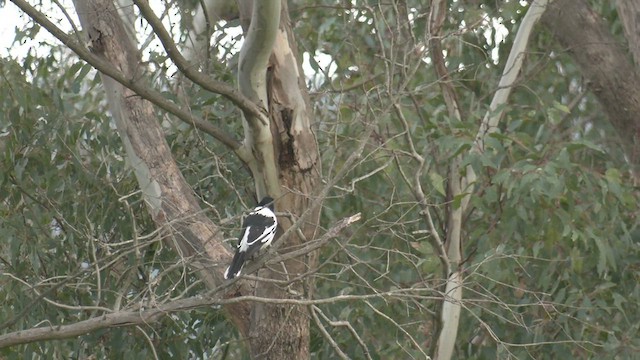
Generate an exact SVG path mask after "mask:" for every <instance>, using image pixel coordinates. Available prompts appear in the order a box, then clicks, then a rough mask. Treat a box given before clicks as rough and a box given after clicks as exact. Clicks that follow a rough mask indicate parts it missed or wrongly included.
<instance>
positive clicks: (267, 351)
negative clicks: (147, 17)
mask: <svg viewBox="0 0 640 360" xmlns="http://www.w3.org/2000/svg"><path fill="white" fill-rule="evenodd" d="M280 5H281V8H280V25H279V27H278V29H277V32H276V34H275V40H274V43H273V48H272V49H271V56H270V58H269V62H268V65H267V67H266V68H264V69H262V71H263V72H262V73H261V74H262V75H261V76H264V80H265V84H266V94H265V95H266V101H265V100H263V99H262V98H261V96H259V95H258V97H259V99H258V100H259V102H261V103H266V104H268V105H267V106H268V112H269V116H270V123H271V124H270V129H271V134H270V135H271V136H272V139H273V141H272V144H273V151H274V159H275V162H274V163H272V164H264V166H273V167H274V169H275V172H277V173H278V183H279V185H278V186H279V189H278V191H280V193H281V194H282V195H281V197H280V198H279V199H277V200H276V210H279V211H283V212H284V211H286V212H290V213H291V214H293V215H295V216H298V217H299V216H302V215H303V214H304V213H305V212H306V211H310V212H311V213H310V214H308V215H307V216H306V218H305V220H306V221H304V223H303V224H302V225H301V226H300V230H301V231H300V232H299V233H297V232H292V233H291V234H290V235H288V236H287V237H286V238H280V239H279V240H278V241H282V246H281V248H284V249H289V250H291V249H295V248H299V247H300V246H302V245H303V244H304V243H305V242H306V241H308V240H312V239H313V238H314V237H315V235H316V229H317V225H318V221H319V214H320V213H319V210H318V209H319V208H320V206H319V204H312V201H311V200H312V195H313V194H314V192H315V191H316V188H317V186H318V185H319V184H320V172H319V169H320V163H319V153H318V148H317V144H316V139H315V135H314V134H313V132H312V128H311V125H312V123H313V120H312V111H311V110H310V107H309V100H308V94H307V90H306V86H305V82H304V74H303V72H302V68H301V66H300V62H299V61H298V52H297V49H296V44H295V39H294V37H293V33H292V32H291V24H290V19H289V14H288V9H287V3H286V1H282V2H281V4H280ZM240 9H241V19H244V22H245V23H244V27H245V31H246V32H250V31H251V27H249V28H247V23H246V22H247V20H248V19H249V18H251V21H257V20H256V16H258V15H257V14H256V13H255V12H252V11H251V10H252V7H251V4H247V3H244V4H243V6H240ZM249 14H253V16H252V17H250V16H249ZM250 36H251V35H250V34H249V35H248V36H247V39H249V37H250ZM246 45H247V46H250V45H251V44H248V43H247V44H246ZM242 63H243V62H242V60H241V64H242ZM241 70H246V69H241ZM260 80H262V79H260ZM242 85H243V83H242V81H241V86H242ZM252 92H253V93H257V94H259V93H261V90H260V89H259V87H257V88H254V89H245V90H243V93H246V95H247V96H248V97H251V95H252ZM249 122H250V120H249ZM267 150H269V149H267ZM265 158H268V157H265ZM272 170H273V169H272ZM269 172H270V171H269V170H265V171H258V172H254V178H256V179H258V178H260V177H261V176H263V175H262V174H267V173H269ZM264 180H265V181H266V182H267V184H266V185H264V187H265V188H267V189H269V188H273V186H272V184H269V183H268V182H269V179H264ZM256 182H258V180H256ZM257 186H258V185H257ZM258 190H259V187H258ZM272 193H273V191H272ZM293 220H294V221H295V219H293ZM279 221H280V225H281V227H282V230H283V231H285V232H286V231H287V230H288V229H289V228H290V227H291V226H293V221H292V219H291V218H288V217H280V218H279ZM299 234H302V237H301V236H299ZM315 265H316V256H315V253H312V254H310V255H308V256H307V258H306V259H300V258H296V259H290V260H287V261H284V262H283V263H280V264H277V265H274V266H271V267H270V268H265V269H263V270H261V271H260V274H259V275H260V276H261V277H265V278H269V279H277V280H280V281H281V282H282V284H286V285H281V284H275V283H272V282H259V283H258V286H257V289H256V295H258V296H261V297H265V298H272V299H284V298H309V297H311V296H312V292H313V291H312V290H313V284H312V283H310V282H306V283H305V282H304V281H305V280H304V279H301V276H302V275H304V274H308V273H309V271H310V270H311V269H313V268H314V267H315ZM249 343H250V350H251V354H252V357H253V358H255V359H308V358H309V313H308V309H307V307H305V306H291V305H278V304H268V303H257V304H254V305H253V309H252V313H251V330H250V333H249Z"/></svg>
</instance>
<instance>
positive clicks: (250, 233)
mask: <svg viewBox="0 0 640 360" xmlns="http://www.w3.org/2000/svg"><path fill="white" fill-rule="evenodd" d="M272 214H273V213H272V212H262V211H253V212H251V213H250V214H249V216H247V218H246V219H244V222H243V229H242V236H241V237H240V241H239V242H238V249H239V250H240V251H247V250H248V248H249V247H250V246H251V245H253V244H255V243H260V242H265V241H266V240H267V239H268V238H269V236H273V234H274V233H275V229H276V226H277V225H278V223H277V220H276V218H275V216H274V215H272Z"/></svg>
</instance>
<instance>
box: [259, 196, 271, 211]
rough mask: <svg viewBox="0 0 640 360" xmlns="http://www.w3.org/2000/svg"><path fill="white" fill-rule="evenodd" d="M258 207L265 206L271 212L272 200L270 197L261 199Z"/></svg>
mask: <svg viewBox="0 0 640 360" xmlns="http://www.w3.org/2000/svg"><path fill="white" fill-rule="evenodd" d="M258 206H266V207H268V208H269V209H271V211H273V198H272V197H271V196H265V197H263V198H262V200H260V202H259V203H258Z"/></svg>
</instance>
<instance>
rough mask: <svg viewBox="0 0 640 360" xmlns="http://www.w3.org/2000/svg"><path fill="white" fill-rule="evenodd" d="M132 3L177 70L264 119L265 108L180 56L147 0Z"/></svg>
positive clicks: (136, 0) (206, 88) (135, 0)
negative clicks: (149, 26)
mask: <svg viewBox="0 0 640 360" xmlns="http://www.w3.org/2000/svg"><path fill="white" fill-rule="evenodd" d="M133 3H134V4H136V5H137V6H138V9H140V13H141V14H142V17H144V18H145V20H147V22H148V23H149V25H151V28H152V29H153V31H154V32H155V34H156V36H157V37H158V39H159V40H160V42H161V43H162V46H164V49H165V51H166V52H167V55H169V58H170V59H171V60H172V61H173V63H174V64H175V65H176V67H177V68H178V70H180V72H182V73H183V74H184V75H185V76H186V77H187V78H188V79H189V80H191V81H193V82H194V83H196V84H198V85H200V86H201V87H202V88H203V89H205V90H208V91H211V92H212V93H216V94H220V95H222V96H224V97H226V98H227V99H229V100H231V101H232V102H233V103H234V104H236V105H237V106H238V107H239V108H240V109H242V110H243V111H245V112H247V113H250V114H252V115H253V116H257V117H259V118H262V119H265V117H266V110H265V109H263V108H261V107H259V106H258V105H257V104H256V103H254V102H253V101H251V100H250V99H249V98H247V97H245V96H244V95H242V94H241V93H240V92H239V91H238V90H236V89H235V88H234V87H232V86H229V85H227V84H226V83H224V82H221V81H217V80H215V79H213V78H212V77H210V76H207V75H206V74H204V73H202V72H200V71H198V70H197V68H196V66H195V65H194V64H191V63H190V62H189V60H187V59H186V58H185V57H184V56H182V54H181V53H180V50H178V47H177V46H176V44H175V42H174V41H173V39H172V38H171V35H170V34H169V32H168V31H167V30H166V29H165V28H164V26H163V25H162V21H161V20H160V19H159V18H158V17H157V16H156V14H155V13H154V12H153V9H151V6H149V2H148V1H147V0H133ZM265 121H266V120H265Z"/></svg>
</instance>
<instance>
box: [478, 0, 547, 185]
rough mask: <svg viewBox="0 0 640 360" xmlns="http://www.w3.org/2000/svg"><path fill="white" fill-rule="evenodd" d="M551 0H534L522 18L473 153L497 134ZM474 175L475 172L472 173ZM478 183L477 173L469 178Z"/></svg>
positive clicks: (480, 149)
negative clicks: (527, 53) (540, 21)
mask: <svg viewBox="0 0 640 360" xmlns="http://www.w3.org/2000/svg"><path fill="white" fill-rule="evenodd" d="M548 3H549V0H534V1H533V2H532V3H531V5H529V10H527V13H526V14H525V16H524V18H522V22H521V23H520V26H519V27H518V32H517V33H516V36H515V38H514V39H513V47H512V48H511V51H510V52H509V57H508V58H507V62H506V63H505V65H504V70H503V71H502V76H501V77H500V82H499V83H498V91H496V93H495V94H494V95H493V99H492V100H491V104H490V105H489V110H488V111H487V113H486V114H485V116H484V118H483V119H482V123H481V124H480V129H479V130H478V134H477V135H476V139H475V141H474V143H473V147H472V148H471V152H472V153H473V152H477V153H482V152H483V151H484V141H485V139H486V138H487V136H489V134H491V133H493V132H495V131H496V130H497V129H498V122H499V121H500V119H501V118H502V116H503V115H504V109H505V108H504V106H503V105H504V104H506V103H507V100H508V99H509V95H510V94H511V91H512V89H513V85H514V84H515V82H516V79H517V77H518V74H519V73H520V70H521V69H522V64H523V62H524V57H525V51H526V49H527V46H528V45H529V38H530V37H531V31H532V29H533V26H534V25H535V24H536V23H537V22H538V20H540V17H542V14H543V13H544V11H545V9H546V8H547V4H548ZM472 173H473V172H472ZM475 181H476V179H475V173H473V175H472V176H467V183H468V184H472V183H474V182H475Z"/></svg>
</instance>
